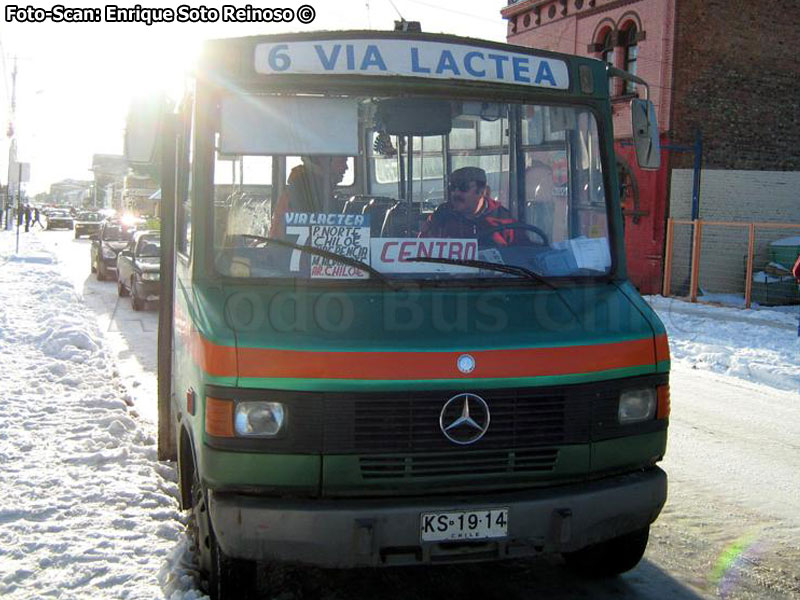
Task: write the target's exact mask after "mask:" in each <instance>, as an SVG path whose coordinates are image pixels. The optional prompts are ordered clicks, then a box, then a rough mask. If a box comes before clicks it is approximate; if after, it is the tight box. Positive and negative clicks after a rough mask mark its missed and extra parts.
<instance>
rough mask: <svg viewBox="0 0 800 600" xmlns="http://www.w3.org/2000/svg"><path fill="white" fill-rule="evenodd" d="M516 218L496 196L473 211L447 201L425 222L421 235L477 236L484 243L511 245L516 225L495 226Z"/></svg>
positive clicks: (485, 199) (485, 200)
mask: <svg viewBox="0 0 800 600" xmlns="http://www.w3.org/2000/svg"><path fill="white" fill-rule="evenodd" d="M516 222H517V221H516V219H514V218H513V217H512V216H511V212H509V210H508V209H507V208H506V207H505V206H503V205H502V204H500V203H499V202H498V201H497V200H494V199H492V198H484V201H483V206H482V207H481V209H480V210H479V211H478V212H477V213H475V214H472V215H464V214H462V213H459V212H456V211H455V210H453V209H452V207H451V206H450V203H449V202H445V203H444V204H440V205H439V206H438V207H437V208H436V210H435V211H433V214H432V215H431V216H430V217H428V220H427V221H426V222H425V223H423V224H422V231H420V234H419V237H441V238H477V239H478V242H479V243H481V244H494V245H496V246H510V245H511V244H514V243H516V239H515V237H514V229H512V228H509V229H500V230H498V231H492V230H493V229H495V228H497V227H500V226H502V225H508V224H510V223H516Z"/></svg>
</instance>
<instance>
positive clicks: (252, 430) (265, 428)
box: [233, 402, 286, 437]
mask: <svg viewBox="0 0 800 600" xmlns="http://www.w3.org/2000/svg"><path fill="white" fill-rule="evenodd" d="M285 420H286V412H285V411H284V408H283V404H281V403H280V402H239V403H238V404H237V405H236V413H235V415H234V420H233V422H234V430H235V431H236V435H238V436H242V437H274V436H276V435H278V433H279V432H280V431H281V429H283V424H284V422H285Z"/></svg>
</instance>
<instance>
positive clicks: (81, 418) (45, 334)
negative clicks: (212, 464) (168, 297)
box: [0, 232, 199, 599]
mask: <svg viewBox="0 0 800 600" xmlns="http://www.w3.org/2000/svg"><path fill="white" fill-rule="evenodd" d="M24 248H25V251H24V252H21V253H20V256H14V255H13V250H14V236H13V234H12V233H11V232H0V373H2V378H0V425H1V427H0V469H1V470H2V474H3V475H2V478H0V597H3V598H26V599H27V598H30V599H32V598H44V597H53V598H131V599H133V598H142V599H144V598H146V599H152V598H161V597H164V596H165V595H171V596H172V597H174V598H186V599H189V598H196V597H199V593H197V592H196V591H192V588H193V585H194V582H193V580H192V578H191V577H190V576H189V575H188V574H187V573H186V569H185V565H183V564H182V562H188V559H187V557H188V556H190V553H188V552H186V551H185V548H184V547H183V544H184V543H185V542H184V540H185V536H184V535H183V531H184V523H183V522H182V521H183V519H184V516H183V515H182V513H181V512H180V511H179V510H178V504H177V501H176V499H175V497H176V493H177V486H176V483H175V471H174V469H173V468H172V467H171V466H168V465H164V464H161V463H159V462H158V461H157V459H156V443H155V430H154V426H153V424H152V423H148V422H146V421H144V420H142V419H141V418H139V417H138V415H137V413H136V407H135V406H131V404H132V401H131V399H130V396H129V395H128V393H127V392H126V390H125V389H124V388H123V387H122V385H121V382H120V380H119V376H118V373H117V370H116V365H115V361H114V360H113V357H112V356H111V353H110V352H109V350H108V348H107V347H106V345H105V341H104V337H103V334H102V332H101V331H100V330H99V328H98V326H97V323H96V318H95V317H94V316H93V314H92V312H91V311H90V310H88V309H87V307H86V305H85V304H83V303H82V302H81V301H80V300H79V298H78V297H77V296H76V294H75V291H74V288H73V286H72V284H71V283H70V282H69V281H68V280H67V278H66V277H64V275H63V274H62V273H61V272H60V270H59V265H58V264H57V263H56V262H55V261H56V259H55V257H53V256H52V255H50V254H48V253H46V252H44V251H41V250H40V249H41V246H40V244H39V243H38V242H37V240H36V237H35V236H26V239H25V245H24ZM159 572H161V575H160V577H157V576H156V575H157V574H158V573H159ZM159 579H160V580H159ZM184 592H186V593H184Z"/></svg>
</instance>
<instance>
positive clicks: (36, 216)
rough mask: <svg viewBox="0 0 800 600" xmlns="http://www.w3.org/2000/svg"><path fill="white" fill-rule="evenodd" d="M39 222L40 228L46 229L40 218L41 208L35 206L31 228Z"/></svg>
mask: <svg viewBox="0 0 800 600" xmlns="http://www.w3.org/2000/svg"><path fill="white" fill-rule="evenodd" d="M37 223H38V224H39V228H40V229H44V225H42V222H41V221H40V220H39V209H38V208H37V207H35V206H34V207H33V221H31V229H33V226H34V225H36V224H37Z"/></svg>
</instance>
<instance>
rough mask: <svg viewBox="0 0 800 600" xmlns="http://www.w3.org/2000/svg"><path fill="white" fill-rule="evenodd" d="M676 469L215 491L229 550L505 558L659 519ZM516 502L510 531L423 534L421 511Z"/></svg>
mask: <svg viewBox="0 0 800 600" xmlns="http://www.w3.org/2000/svg"><path fill="white" fill-rule="evenodd" d="M666 497H667V476H666V474H665V473H664V471H662V470H661V469H659V468H658V467H653V468H651V469H649V470H647V471H642V472H636V473H631V474H627V475H620V476H615V477H609V478H606V479H602V480H598V481H594V482H590V483H578V484H571V485H565V486H558V487H549V488H541V489H535V490H525V491H521V492H506V493H495V494H483V495H469V496H466V495H465V496H463V497H460V496H456V497H453V496H446V497H428V498H379V499H375V498H370V499H364V500H358V499H336V500H333V499H304V500H299V499H277V498H264V497H258V496H245V495H237V494H227V493H218V492H217V493H215V492H214V491H213V490H209V508H210V516H211V521H212V524H213V527H214V532H215V533H216V536H217V541H218V543H219V544H220V546H221V548H222V550H223V551H224V552H225V553H226V554H227V555H229V556H231V557H235V558H244V559H250V560H280V561H289V562H298V563H305V564H312V565H318V566H325V567H336V568H346V567H360V566H382V565H387V566H389V565H412V564H430V563H448V562H465V561H480V560H499V559H508V558H517V557H524V556H532V555H536V554H541V553H558V552H570V551H574V550H579V549H581V548H583V547H585V546H588V545H590V544H594V543H597V542H602V541H605V540H608V539H611V538H614V537H617V536H620V535H623V534H626V533H629V532H632V531H635V530H637V529H641V528H643V527H645V526H647V525H649V524H650V523H652V522H653V521H655V519H656V518H657V517H658V514H659V513H660V512H661V508H662V507H663V506H664V502H665V501H666ZM497 507H508V536H507V537H505V538H499V539H489V540H482V541H458V542H423V541H421V534H420V528H421V515H422V514H423V513H431V512H447V511H464V510H482V509H487V508H497Z"/></svg>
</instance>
